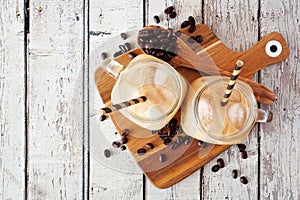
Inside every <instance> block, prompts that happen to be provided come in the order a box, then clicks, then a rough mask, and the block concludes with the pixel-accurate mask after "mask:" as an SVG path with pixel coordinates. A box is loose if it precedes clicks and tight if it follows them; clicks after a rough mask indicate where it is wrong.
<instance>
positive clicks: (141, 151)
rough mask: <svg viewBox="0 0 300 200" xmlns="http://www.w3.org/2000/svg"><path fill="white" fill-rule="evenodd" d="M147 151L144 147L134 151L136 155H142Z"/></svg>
mask: <svg viewBox="0 0 300 200" xmlns="http://www.w3.org/2000/svg"><path fill="white" fill-rule="evenodd" d="M146 152H147V150H146V149H145V148H140V149H138V150H137V151H136V153H137V154H138V155H144V154H145V153H146Z"/></svg>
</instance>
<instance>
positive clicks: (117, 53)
mask: <svg viewBox="0 0 300 200" xmlns="http://www.w3.org/2000/svg"><path fill="white" fill-rule="evenodd" d="M120 55H122V51H117V52H116V53H114V58H116V57H118V56H120Z"/></svg>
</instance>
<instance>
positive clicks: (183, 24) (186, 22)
mask: <svg viewBox="0 0 300 200" xmlns="http://www.w3.org/2000/svg"><path fill="white" fill-rule="evenodd" d="M189 25H190V22H189V21H184V22H182V24H181V25H180V27H181V28H186V27H188V26H189Z"/></svg>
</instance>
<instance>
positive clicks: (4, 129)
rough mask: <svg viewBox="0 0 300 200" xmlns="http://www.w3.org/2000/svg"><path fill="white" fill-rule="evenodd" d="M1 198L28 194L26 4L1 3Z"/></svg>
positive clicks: (21, 196)
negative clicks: (26, 159)
mask: <svg viewBox="0 0 300 200" xmlns="http://www.w3.org/2000/svg"><path fill="white" fill-rule="evenodd" d="M0 26H1V32H0V134H1V135H0V166H1V169H0V179H1V180H0V198H1V199H14V198H16V197H18V198H19V199H21V198H24V194H25V190H24V188H25V174H24V173H25V171H24V169H25V157H24V155H25V145H26V144H25V113H24V112H25V108H24V106H25V99H24V97H25V88H24V83H25V81H24V15H23V1H1V2H0Z"/></svg>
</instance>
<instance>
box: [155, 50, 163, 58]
mask: <svg viewBox="0 0 300 200" xmlns="http://www.w3.org/2000/svg"><path fill="white" fill-rule="evenodd" d="M164 55H165V52H163V51H158V52H156V54H155V56H156V57H162V56H164Z"/></svg>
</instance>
